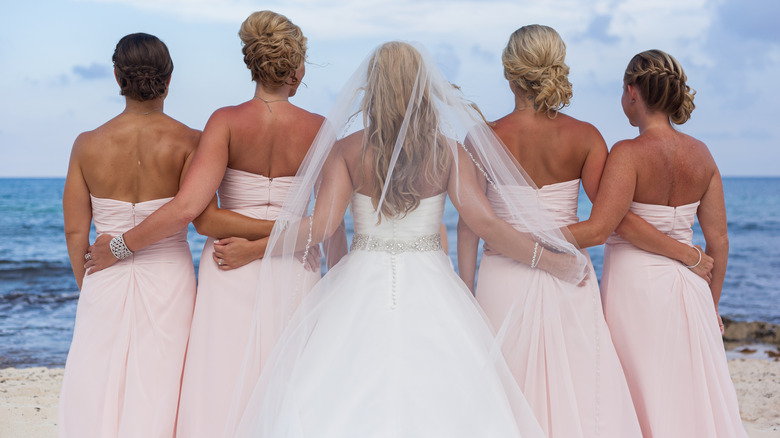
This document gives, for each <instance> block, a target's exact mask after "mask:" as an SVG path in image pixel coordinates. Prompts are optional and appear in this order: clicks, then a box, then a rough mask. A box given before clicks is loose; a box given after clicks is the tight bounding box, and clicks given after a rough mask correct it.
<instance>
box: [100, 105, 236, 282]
mask: <svg viewBox="0 0 780 438" xmlns="http://www.w3.org/2000/svg"><path fill="white" fill-rule="evenodd" d="M228 121H229V118H228V115H227V114H225V112H224V111H223V110H217V111H216V112H215V113H214V114H213V115H212V116H211V118H210V119H209V121H208V123H207V124H206V128H205V129H204V130H203V134H202V135H201V138H200V143H199V144H198V149H197V151H196V152H195V154H194V157H193V158H192V165H191V166H190V169H189V171H187V172H186V174H185V176H184V181H183V182H182V184H181V187H180V188H179V192H178V193H177V194H176V196H175V197H174V198H173V200H171V201H170V202H168V203H167V204H165V205H163V206H162V207H160V208H159V209H158V210H157V211H155V212H154V213H152V214H151V215H150V216H149V217H147V218H146V219H145V220H144V221H143V222H141V223H140V224H138V225H137V226H135V227H133V228H132V229H130V230H128V231H127V232H126V233H124V241H125V244H126V245H127V247H128V248H129V249H130V250H131V251H137V250H139V249H141V248H145V247H147V246H149V245H151V244H153V243H155V242H158V241H160V240H162V239H164V238H166V237H168V236H170V235H172V234H173V233H175V232H177V231H178V230H180V229H182V228H184V227H185V226H187V224H188V223H190V222H191V221H192V220H193V219H195V218H196V217H197V216H198V215H199V214H200V213H201V212H202V211H203V210H204V209H205V208H206V206H207V205H208V204H209V202H210V201H211V199H212V198H213V197H214V193H216V192H217V187H218V186H219V183H220V182H221V181H222V177H223V176H224V174H225V169H226V168H227V162H228V143H229V141H230V129H229V125H228ZM111 239H112V236H108V235H102V236H100V237H98V239H97V240H96V241H95V243H94V244H93V245H92V246H91V247H90V253H91V254H92V260H91V261H90V262H89V263H88V265H89V266H90V267H91V269H90V271H89V272H90V273H93V272H97V271H100V270H102V269H105V268H106V267H108V266H111V265H112V264H114V263H116V262H117V259H116V257H114V255H113V254H112V253H111V249H110V248H109V242H110V241H111Z"/></svg>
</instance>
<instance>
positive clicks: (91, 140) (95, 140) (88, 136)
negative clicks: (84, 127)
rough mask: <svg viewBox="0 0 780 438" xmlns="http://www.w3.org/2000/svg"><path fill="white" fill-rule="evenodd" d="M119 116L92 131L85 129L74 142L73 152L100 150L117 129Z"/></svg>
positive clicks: (82, 152) (77, 154)
mask: <svg viewBox="0 0 780 438" xmlns="http://www.w3.org/2000/svg"><path fill="white" fill-rule="evenodd" d="M117 125H118V122H117V118H116V117H114V118H113V119H111V120H109V121H107V122H106V123H104V124H102V125H100V126H98V127H97V128H95V129H93V130H91V131H84V132H82V133H81V134H79V135H78V136H77V137H76V140H75V141H74V142H73V150H72V154H73V155H74V156H79V155H84V154H89V153H92V152H98V153H99V151H100V149H102V147H103V146H105V144H106V142H108V141H110V140H111V138H112V137H113V136H114V134H115V132H116V131H117Z"/></svg>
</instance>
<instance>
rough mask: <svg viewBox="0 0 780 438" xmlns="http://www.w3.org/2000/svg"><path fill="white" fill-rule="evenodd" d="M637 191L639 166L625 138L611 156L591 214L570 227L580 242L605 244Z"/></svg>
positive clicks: (586, 246) (605, 167) (581, 243)
mask: <svg viewBox="0 0 780 438" xmlns="http://www.w3.org/2000/svg"><path fill="white" fill-rule="evenodd" d="M635 190H636V168H635V166H634V163H633V159H632V157H631V154H630V151H629V150H628V145H627V141H621V142H618V143H617V144H615V146H613V147H612V152H611V153H610V154H609V156H608V157H607V161H606V164H605V165H604V172H603V174H602V176H601V180H600V182H599V184H598V193H597V194H596V200H595V202H594V203H593V209H592V210H591V212H590V217H589V218H588V220H585V221H582V222H578V223H576V224H572V225H569V227H568V228H569V231H570V232H571V234H572V236H573V237H574V239H575V240H576V243H577V245H578V246H579V247H580V248H588V247H591V246H595V245H602V244H604V242H606V241H607V238H608V237H609V235H610V234H612V232H613V231H615V228H617V226H618V224H619V223H620V221H621V220H623V217H624V216H625V215H626V213H627V212H628V209H629V208H630V207H631V201H632V200H633V198H634V191H635Z"/></svg>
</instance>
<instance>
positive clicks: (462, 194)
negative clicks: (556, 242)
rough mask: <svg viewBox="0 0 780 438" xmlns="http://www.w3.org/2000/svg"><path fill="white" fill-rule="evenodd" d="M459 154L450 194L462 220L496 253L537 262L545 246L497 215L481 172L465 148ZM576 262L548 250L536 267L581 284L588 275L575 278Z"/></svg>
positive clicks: (452, 176) (451, 180) (570, 257)
mask: <svg viewBox="0 0 780 438" xmlns="http://www.w3.org/2000/svg"><path fill="white" fill-rule="evenodd" d="M457 154H458V160H457V166H458V169H457V171H455V170H453V171H452V175H451V176H450V181H449V187H448V192H449V195H450V200H451V201H452V204H453V205H454V206H455V208H456V209H457V210H458V212H459V213H460V215H461V218H463V220H464V221H465V222H466V224H467V225H468V227H469V228H470V229H471V230H472V231H473V232H474V233H476V234H477V235H478V236H479V237H481V238H482V239H483V240H484V241H485V242H486V243H487V244H488V245H490V246H491V247H492V248H493V249H494V250H496V251H498V252H500V253H501V254H503V255H505V256H507V257H510V258H512V259H514V260H517V261H519V262H520V263H525V264H527V265H531V264H532V260H534V259H535V257H534V255H535V254H537V253H538V252H541V251H540V248H541V245H539V244H538V243H537V242H536V241H534V240H533V239H532V238H531V236H530V235H528V234H527V233H521V232H520V231H517V230H515V229H514V228H513V227H512V226H511V225H509V224H508V223H507V222H505V221H504V220H502V219H501V218H499V217H498V216H496V214H495V213H494V212H493V208H492V207H491V206H490V202H488V199H487V197H486V196H485V192H484V190H483V189H482V188H481V187H480V185H479V182H478V177H477V173H479V170H478V169H477V167H476V166H475V165H474V163H473V162H472V161H471V158H470V157H469V155H468V153H467V152H466V151H465V150H463V148H461V147H458V148H457ZM456 172H457V175H456ZM575 260H576V256H574V255H570V254H562V253H561V254H556V253H553V252H552V251H547V252H543V256H542V257H540V259H539V261H538V265H536V267H537V268H539V269H542V270H545V271H547V272H549V273H551V274H552V275H555V276H558V277H560V278H563V277H569V278H570V279H574V280H576V281H577V282H579V280H581V279H582V275H580V274H583V275H584V272H577V273H574V274H575V275H574V276H572V275H571V274H572V273H571V272H570V270H571V266H572V263H574V262H575ZM575 277H576V278H575Z"/></svg>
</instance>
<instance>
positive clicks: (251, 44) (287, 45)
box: [238, 11, 306, 88]
mask: <svg viewBox="0 0 780 438" xmlns="http://www.w3.org/2000/svg"><path fill="white" fill-rule="evenodd" d="M238 36H239V38H241V42H242V43H243V44H244V47H243V49H242V52H243V53H244V63H246V67H247V68H248V69H249V70H250V71H251V72H252V80H253V81H255V82H259V83H261V84H263V85H265V86H267V87H271V88H278V87H281V86H282V85H284V83H285V81H287V79H291V80H292V85H295V84H297V83H298V82H299V81H300V79H301V78H296V77H295V71H296V70H298V67H300V66H301V64H303V62H304V61H305V60H306V37H305V36H303V32H301V28H300V27H298V26H296V25H295V24H293V23H292V21H290V20H289V19H287V17H285V16H284V15H280V14H277V13H276V12H272V11H258V12H255V13H253V14H252V15H250V16H249V17H248V18H247V19H246V20H245V21H244V22H243V23H242V24H241V30H240V31H239V32H238Z"/></svg>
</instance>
